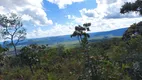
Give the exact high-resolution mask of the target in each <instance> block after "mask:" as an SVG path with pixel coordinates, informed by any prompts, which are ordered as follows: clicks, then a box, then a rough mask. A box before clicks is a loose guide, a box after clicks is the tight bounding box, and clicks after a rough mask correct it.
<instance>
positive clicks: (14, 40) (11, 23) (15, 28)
mask: <svg viewBox="0 0 142 80" xmlns="http://www.w3.org/2000/svg"><path fill="white" fill-rule="evenodd" d="M0 26H1V27H2V32H1V35H2V38H3V39H4V40H5V41H4V44H6V45H8V46H13V48H14V53H15V55H17V48H16V46H17V44H18V43H19V42H20V41H23V40H24V39H25V38H26V37H25V36H26V29H25V28H24V27H23V24H22V18H21V17H20V16H18V15H17V14H14V13H11V14H8V15H4V14H3V15H0Z"/></svg>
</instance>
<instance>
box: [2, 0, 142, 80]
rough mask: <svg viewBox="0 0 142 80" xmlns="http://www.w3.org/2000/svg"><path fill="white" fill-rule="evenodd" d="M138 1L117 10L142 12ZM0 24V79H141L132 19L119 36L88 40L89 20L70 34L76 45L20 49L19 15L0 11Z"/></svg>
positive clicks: (138, 26) (139, 36) (141, 30)
mask: <svg viewBox="0 0 142 80" xmlns="http://www.w3.org/2000/svg"><path fill="white" fill-rule="evenodd" d="M141 5H142V1H141V0H137V1H136V2H134V3H125V4H124V5H123V6H122V8H121V9H120V13H122V14H127V13H128V12H129V11H136V12H139V13H140V15H142V6H141ZM130 6H131V7H130ZM9 18H10V19H9ZM120 24H121V23H120ZM0 25H1V26H2V27H3V29H2V32H1V35H2V38H4V39H6V40H9V42H7V41H4V44H5V47H2V46H0V80H142V22H138V23H132V25H130V27H129V28H128V29H127V30H126V31H125V32H124V33H121V34H123V36H122V37H119V38H109V39H104V40H99V41H97V42H93V41H90V40H89V38H90V35H89V33H88V31H90V26H91V25H92V24H91V23H84V24H82V25H78V26H75V29H74V32H73V33H72V34H71V35H70V38H77V40H78V44H79V45H78V46H74V47H69V48H68V47H65V46H64V45H62V44H58V45H56V46H55V47H51V46H49V45H48V44H44V45H37V44H30V45H27V46H25V47H22V49H20V50H18V49H17V45H18V43H19V42H20V41H24V40H25V38H26V29H25V28H24V27H23V23H22V22H21V19H20V17H18V16H17V15H15V14H11V17H6V16H5V15H0ZM91 36H92V35H91ZM94 36H95V35H94ZM15 39H16V42H14V40H15ZM9 47H13V49H14V50H13V53H14V55H9V54H12V53H11V51H9Z"/></svg>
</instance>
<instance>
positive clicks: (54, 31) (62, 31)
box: [27, 23, 75, 38]
mask: <svg viewBox="0 0 142 80" xmlns="http://www.w3.org/2000/svg"><path fill="white" fill-rule="evenodd" d="M74 26H75V24H73V23H70V24H69V23H67V24H65V25H62V24H57V23H56V24H55V25H54V26H53V27H52V28H51V29H48V30H43V29H42V28H41V27H39V28H37V29H36V30H33V31H32V32H30V33H28V34H27V38H40V37H47V36H48V37H50V36H59V35H67V34H72V33H73V31H74Z"/></svg>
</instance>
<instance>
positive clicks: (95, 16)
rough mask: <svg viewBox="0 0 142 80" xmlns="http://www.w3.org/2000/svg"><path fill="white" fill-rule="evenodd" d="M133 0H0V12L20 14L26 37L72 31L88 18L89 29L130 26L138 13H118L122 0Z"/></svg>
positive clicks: (100, 29)
mask: <svg viewBox="0 0 142 80" xmlns="http://www.w3.org/2000/svg"><path fill="white" fill-rule="evenodd" d="M134 1H135V0H20V1H17V0H10V1H9V0H0V11H1V14H7V13H11V12H14V13H17V14H18V15H21V16H22V18H23V23H24V27H25V28H26V29H27V38H40V37H47V36H59V35H67V34H71V33H72V32H73V31H74V26H76V25H78V24H80V25H82V24H83V23H86V22H90V23H91V24H92V25H91V27H90V29H91V31H90V33H91V32H100V31H109V30H114V29H119V28H125V27H129V26H130V25H131V24H132V23H137V22H139V21H141V20H142V17H141V16H139V14H138V13H134V12H131V13H128V14H120V8H121V6H122V5H123V4H124V2H134Z"/></svg>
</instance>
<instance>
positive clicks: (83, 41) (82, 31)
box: [71, 23, 95, 80]
mask: <svg viewBox="0 0 142 80" xmlns="http://www.w3.org/2000/svg"><path fill="white" fill-rule="evenodd" d="M89 26H91V23H84V24H83V26H81V25H78V26H75V31H74V32H73V34H72V35H71V37H77V38H78V40H79V43H80V45H81V47H82V48H83V51H84V54H85V57H86V63H85V65H87V66H85V69H84V71H83V75H84V76H82V77H80V79H83V78H87V79H88V80H94V79H95V73H94V68H93V67H92V66H93V64H92V63H91V62H92V61H91V58H90V55H89V53H88V38H89V37H90V35H89V34H88V33H86V31H90V29H89Z"/></svg>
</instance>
